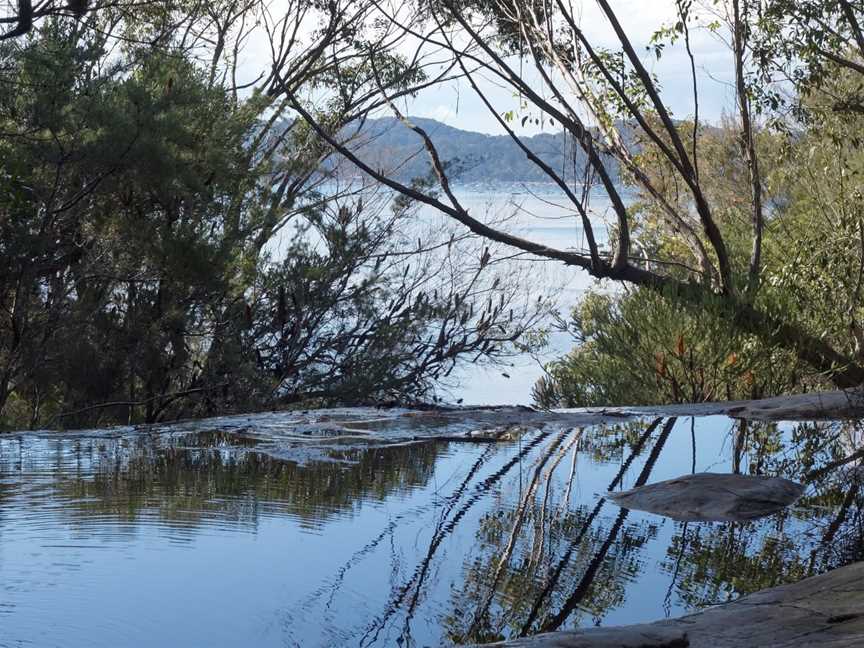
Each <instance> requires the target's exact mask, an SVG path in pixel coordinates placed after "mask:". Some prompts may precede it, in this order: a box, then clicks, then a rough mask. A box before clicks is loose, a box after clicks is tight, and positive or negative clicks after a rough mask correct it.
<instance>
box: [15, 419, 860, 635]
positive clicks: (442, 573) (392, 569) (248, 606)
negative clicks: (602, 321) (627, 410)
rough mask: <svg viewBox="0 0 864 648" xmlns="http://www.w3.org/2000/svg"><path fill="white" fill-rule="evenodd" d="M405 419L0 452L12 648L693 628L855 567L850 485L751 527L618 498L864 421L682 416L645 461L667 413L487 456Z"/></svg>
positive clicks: (828, 452) (102, 439)
mask: <svg viewBox="0 0 864 648" xmlns="http://www.w3.org/2000/svg"><path fill="white" fill-rule="evenodd" d="M397 414H398V413H397ZM394 416H395V414H391V413H386V412H379V411H372V410H359V411H341V412H338V411H337V412H331V413H329V414H328V413H314V412H313V413H309V414H306V415H298V414H292V413H288V414H265V415H258V416H251V417H239V418H233V419H220V420H214V421H209V422H206V421H205V422H202V423H190V424H181V425H177V426H172V427H165V428H156V429H146V428H144V429H119V430H112V431H94V432H85V433H77V434H75V433H70V434H52V433H37V434H21V435H6V436H2V437H0V646H2V647H3V648H6V647H11V646H15V647H18V646H38V647H53V646H58V647H59V646H62V647H63V648H74V647H78V646H81V647H85V646H86V647H88V648H90V647H99V646H105V647H109V646H110V647H112V648H113V647H116V646H208V647H218V646H238V645H250V646H265V647H266V646H280V647H281V646H396V645H403V646H438V645H446V644H449V643H450V642H453V641H469V640H471V641H481V640H490V639H494V638H498V637H510V636H515V635H518V634H519V633H520V632H521V631H528V632H537V631H538V630H539V629H541V628H548V629H551V628H553V627H557V628H562V629H564V628H573V627H578V626H587V625H595V624H602V625H614V624H622V623H635V622H642V621H650V620H655V619H658V618H663V617H665V616H669V615H673V616H674V615H678V614H681V613H684V612H687V611H690V610H694V609H697V608H699V607H700V606H703V605H707V604H712V603H716V602H721V601H725V600H728V599H730V598H732V597H734V596H737V595H739V594H741V593H745V592H749V591H753V590H756V589H760V588H763V587H767V586H771V585H775V584H778V583H781V582H786V581H795V580H798V579H800V578H801V577H803V576H805V575H807V574H809V573H815V572H818V571H822V570H825V569H827V568H829V567H831V566H834V565H837V564H841V563H843V562H846V561H848V560H851V559H853V558H855V557H857V555H858V553H857V552H859V547H860V538H861V533H862V527H861V524H860V522H861V519H860V512H859V509H858V486H857V482H856V481H854V480H853V479H851V478H850V477H849V475H850V473H849V472H848V471H847V472H845V473H844V472H843V471H842V470H840V471H834V472H832V473H831V474H829V475H828V476H825V477H823V478H820V479H819V480H818V481H815V482H812V483H808V484H807V490H806V493H805V496H804V497H803V498H802V499H801V500H800V501H799V502H798V503H797V504H796V505H795V506H793V507H791V508H789V509H787V510H785V511H783V512H781V513H777V514H774V515H771V516H769V517H766V518H763V519H761V520H757V521H753V522H745V523H732V524H729V523H694V522H689V523H682V522H675V521H673V520H670V519H666V518H663V517H660V516H656V515H651V514H648V513H640V512H637V511H631V512H629V513H627V512H623V511H622V510H621V509H619V508H617V507H616V506H615V505H614V504H612V503H611V502H608V501H605V500H604V499H603V493H604V492H605V491H606V490H607V488H608V487H609V485H610V484H611V483H613V482H615V481H616V477H618V482H617V483H616V486H615V488H616V489H619V488H628V487H631V486H632V485H633V484H634V482H635V481H636V480H637V479H638V478H639V476H640V475H647V481H648V483H652V482H656V481H659V480H662V479H667V478H671V477H676V476H679V475H682V474H689V473H690V472H691V471H694V470H695V471H706V470H710V471H714V472H733V471H734V470H736V469H737V470H740V471H742V472H744V473H755V474H767V475H781V476H786V477H788V478H790V479H797V480H803V475H804V473H805V472H806V471H808V470H810V469H811V468H813V467H816V466H819V465H821V464H823V463H825V462H826V461H828V460H830V459H833V458H837V457H841V456H844V455H846V454H848V453H849V451H850V450H851V448H853V447H857V445H856V444H857V443H858V442H859V441H860V438H861V430H860V428H859V426H858V424H857V423H800V424H789V423H787V424H779V425H777V424H756V423H754V424H750V425H748V426H747V427H746V430H744V431H743V433H742V428H741V424H739V423H737V422H734V421H732V420H730V419H727V418H725V417H706V418H696V419H692V420H691V419H690V418H679V419H678V420H677V421H676V422H675V423H674V426H673V427H672V428H671V432H670V433H669V435H668V437H667V438H665V439H663V438H662V436H661V434H662V433H661V430H662V429H663V425H657V426H656V427H655V428H654V431H653V432H652V433H651V434H650V435H649V436H645V437H644V439H643V443H642V444H641V449H639V448H638V446H639V445H640V439H642V438H643V435H644V434H645V430H646V428H647V427H648V423H649V422H650V420H651V419H650V418H647V419H633V420H622V421H617V422H616V421H612V422H606V423H601V424H595V425H586V426H582V425H581V423H584V422H585V421H580V420H576V421H574V424H579V426H578V427H572V426H571V425H569V424H567V425H565V424H551V423H550V424H546V425H534V424H531V425H526V426H521V427H516V428H512V429H508V434H509V436H508V438H509V439H510V440H509V441H502V442H498V443H479V442H478V443H469V442H461V441H454V440H446V439H447V438H450V439H452V438H453V437H454V435H461V434H464V433H465V432H466V431H468V430H476V429H486V428H489V427H490V426H491V427H492V428H493V430H494V429H499V428H500V424H499V423H500V422H499V423H490V422H489V421H486V422H483V421H481V420H477V421H474V422H471V421H469V422H466V423H460V422H454V421H453V420H450V419H444V418H441V417H436V416H419V417H407V418H405V417H401V418H394ZM382 417H383V418H382ZM376 419H377V420H376ZM691 425H692V427H691ZM489 433H490V432H489V431H488V430H487V431H486V432H484V434H489ZM442 435H443V436H444V437H445V439H441V436H442ZM634 448H635V449H636V450H634ZM622 467H623V470H622ZM850 485H851V487H852V495H853V497H852V498H851V500H849V501H846V502H845V504H844V499H847V500H848V499H849V498H848V497H847V493H848V492H849V490H850ZM535 608H536V609H535ZM532 610H534V611H533V613H532Z"/></svg>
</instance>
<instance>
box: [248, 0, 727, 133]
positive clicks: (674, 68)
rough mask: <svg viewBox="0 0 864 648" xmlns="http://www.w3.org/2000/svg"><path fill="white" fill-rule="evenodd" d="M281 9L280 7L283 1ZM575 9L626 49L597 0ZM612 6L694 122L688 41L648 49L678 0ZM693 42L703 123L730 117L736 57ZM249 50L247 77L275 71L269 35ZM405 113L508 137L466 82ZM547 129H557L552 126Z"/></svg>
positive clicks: (594, 34)
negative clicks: (659, 52)
mask: <svg viewBox="0 0 864 648" xmlns="http://www.w3.org/2000/svg"><path fill="white" fill-rule="evenodd" d="M275 4H278V0H276V3H274V5H275ZM574 4H575V5H578V6H580V7H581V17H580V24H581V26H582V29H583V30H584V31H585V33H586V34H587V35H588V37H589V39H590V40H591V41H592V42H593V43H594V44H595V45H600V46H607V47H609V48H614V49H620V45H619V43H618V41H617V39H616V38H615V36H614V33H613V32H612V30H611V28H610V26H609V24H608V21H607V20H606V19H605V17H604V16H603V15H602V13H601V11H600V9H599V8H598V7H597V5H596V2H595V0H574ZM610 4H611V5H612V7H613V9H614V10H615V11H616V14H617V15H618V18H619V20H620V21H621V23H622V24H623V26H624V29H625V30H626V31H627V33H628V34H629V35H630V38H631V42H632V43H633V45H634V47H635V48H636V50H637V52H639V53H641V54H642V58H643V61H644V62H645V64H646V66H647V67H648V69H649V70H651V71H653V72H654V73H655V74H656V75H657V76H658V77H659V80H660V83H661V87H662V96H663V98H664V101H665V102H666V104H667V105H668V106H670V107H671V109H672V111H673V113H674V116H675V117H677V118H682V119H683V118H687V117H692V115H693V94H692V85H691V84H692V81H691V76H690V63H689V60H688V58H687V56H686V52H685V49H684V43H683V40H682V41H679V42H678V43H676V44H675V45H674V46H671V47H667V48H666V50H665V52H664V54H663V56H662V58H661V59H660V60H659V61H658V60H657V59H656V57H655V56H654V54H653V53H652V52H648V51H647V50H646V46H647V45H648V43H649V40H650V38H651V35H652V34H653V33H654V32H655V31H656V30H657V29H658V28H659V27H661V26H663V25H670V24H672V23H674V22H675V21H676V17H677V14H676V11H675V0H610ZM691 41H692V49H693V51H694V54H695V56H696V63H697V83H698V90H699V110H700V115H699V116H700V119H701V120H703V121H706V120H707V121H710V122H717V121H718V120H719V119H720V117H721V115H722V114H723V113H724V112H729V111H730V109H732V108H734V104H733V102H734V99H735V95H734V90H733V88H732V86H731V84H730V82H731V81H732V71H733V68H732V58H731V54H730V52H729V50H728V48H727V47H726V46H725V45H724V44H723V43H721V42H720V41H719V39H718V37H717V36H716V35H715V34H711V33H710V32H708V31H707V30H706V29H694V30H693V31H692V32H691ZM248 45H249V47H248V50H247V52H246V57H245V61H244V62H243V63H242V64H241V68H243V69H244V76H247V77H249V78H254V77H255V76H257V74H258V73H259V72H261V70H262V69H264V68H266V67H269V62H270V51H269V46H268V45H267V40H266V38H264V37H263V33H262V34H261V37H260V38H259V37H254V38H253V39H251V42H250V43H248ZM407 51H408V50H406V52H407ZM526 65H527V64H526ZM535 74H536V73H535ZM482 87H483V90H484V92H485V93H487V94H488V96H489V97H490V99H491V100H492V103H493V105H494V106H495V108H496V110H498V112H499V114H500V113H503V112H506V111H508V110H512V109H516V108H517V107H518V101H517V99H516V98H515V97H514V96H513V92H512V90H511V89H503V88H499V87H496V86H495V85H493V84H491V83H485V84H482ZM403 110H405V111H406V112H407V113H408V114H410V115H414V116H422V117H431V118H434V119H437V120H439V121H442V122H444V123H446V124H448V125H450V126H454V127H457V128H461V129H464V130H471V131H478V132H483V133H492V134H499V133H502V130H501V128H500V126H499V125H498V123H497V121H496V120H495V119H494V117H493V116H492V115H490V114H489V112H488V110H487V108H486V107H485V105H483V103H482V102H481V101H480V99H479V98H478V97H477V96H476V95H475V94H474V92H473V91H472V89H471V87H470V86H469V85H468V83H467V82H465V81H461V82H451V83H449V84H446V85H441V86H436V87H435V88H433V89H431V90H428V91H425V92H422V93H421V94H420V95H419V96H418V97H417V98H416V99H415V100H413V101H412V102H410V103H408V104H406V105H403ZM517 130H519V131H520V132H522V133H525V134H531V133H534V132H537V131H538V130H540V129H539V128H537V127H532V126H528V127H527V128H524V129H521V128H518V122H517ZM545 130H555V129H554V128H550V127H549V126H548V125H547V126H546V127H545Z"/></svg>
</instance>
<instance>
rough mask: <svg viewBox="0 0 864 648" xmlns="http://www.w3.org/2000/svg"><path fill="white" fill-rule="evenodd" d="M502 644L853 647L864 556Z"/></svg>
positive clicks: (863, 591) (860, 637)
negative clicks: (754, 588) (727, 599)
mask: <svg viewBox="0 0 864 648" xmlns="http://www.w3.org/2000/svg"><path fill="white" fill-rule="evenodd" d="M489 646H496V647H498V648H589V647H590V648H605V647H606V646H609V647H611V646H616V647H618V648H678V647H684V646H687V647H688V648H741V647H742V646H759V647H760V648H799V647H800V646H814V647H817V648H820V647H821V648H829V647H830V648H847V647H850V648H851V647H852V646H864V563H855V564H853V565H849V566H848V567H841V568H840V569H835V570H833V571H830V572H828V573H826V574H822V575H821V576H814V577H812V578H807V579H805V580H803V581H800V582H798V583H794V584H792V585H781V586H780V587H773V588H771V589H767V590H762V591H761V592H756V593H755V594H751V595H749V596H745V597H743V598H740V599H738V600H737V601H733V602H731V603H725V604H723V605H718V606H716V607H711V608H708V609H707V610H704V611H702V612H697V613H696V614H691V615H688V616H684V617H680V618H677V619H668V620H663V621H655V622H654V623H644V624H639V625H630V626H620V627H610V628H588V629H584V630H574V631H567V632H552V633H547V634H541V635H537V636H534V637H526V638H524V639H515V640H512V641H506V642H501V643H496V644H489Z"/></svg>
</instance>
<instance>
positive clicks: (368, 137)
mask: <svg viewBox="0 0 864 648" xmlns="http://www.w3.org/2000/svg"><path fill="white" fill-rule="evenodd" d="M411 121H412V122H413V123H415V124H416V125H417V126H420V127H421V128H423V129H424V130H425V131H426V132H427V133H428V134H429V136H430V138H431V139H432V141H433V142H434V143H435V146H436V147H437V148H438V152H439V154H440V156H441V158H442V159H443V160H444V161H445V162H449V163H450V171H451V175H452V179H453V180H455V181H459V182H464V183H475V182H520V181H521V182H542V181H549V178H548V176H546V174H544V173H543V171H542V170H541V169H540V168H539V167H538V166H537V165H536V164H534V163H533V162H531V161H530V160H529V159H528V158H527V156H526V154H525V153H524V152H523V151H522V150H521V149H520V148H519V146H517V144H516V143H515V142H514V141H513V140H512V139H511V138H510V137H509V136H508V135H486V134H485V133H476V132H472V131H465V130H461V129H458V128H453V127H452V126H448V125H447V124H443V123H441V122H439V121H436V120H434V119H426V118H422V117H412V118H411ZM522 141H523V142H524V143H525V145H526V146H528V148H530V149H531V151H532V152H534V153H535V154H536V155H537V156H538V157H540V158H541V159H542V160H543V161H544V162H546V163H547V164H548V165H549V166H550V167H551V168H553V169H555V170H556V171H557V172H558V173H559V174H560V175H561V176H562V177H563V178H565V179H567V180H572V179H573V178H574V173H576V174H577V175H578V177H579V178H581V172H582V170H583V169H584V165H585V154H584V153H583V151H582V150H581V149H580V148H578V146H575V147H574V143H573V141H572V140H571V139H570V138H568V137H566V136H565V134H564V133H563V132H560V131H559V132H557V133H541V134H538V135H534V136H531V137H525V138H523V139H522ZM353 148H354V149H355V151H356V152H358V153H359V154H360V155H361V157H362V159H363V160H364V161H366V162H368V163H369V164H371V165H372V166H373V167H375V168H381V169H386V170H387V171H388V172H390V173H391V174H393V175H394V176H396V177H398V178H399V179H402V180H407V179H411V178H415V177H418V176H425V175H427V174H428V173H429V172H430V171H431V170H432V167H431V164H430V162H429V156H428V154H427V153H426V151H425V149H424V148H423V143H422V141H421V139H420V137H418V136H417V134H416V133H414V132H412V131H411V130H410V129H409V128H408V127H407V126H405V125H404V124H403V123H402V122H401V121H399V120H398V119H396V118H395V117H387V118H381V119H370V120H368V121H367V122H366V124H365V125H364V128H363V131H362V135H361V136H360V138H359V139H358V141H357V143H356V144H354V146H353ZM574 148H575V149H576V150H574ZM614 169H615V167H614V164H613V165H612V170H613V171H614ZM615 174H616V175H617V172H615Z"/></svg>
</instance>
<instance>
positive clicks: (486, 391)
mask: <svg viewBox="0 0 864 648" xmlns="http://www.w3.org/2000/svg"><path fill="white" fill-rule="evenodd" d="M454 193H455V194H456V196H457V198H458V199H459V201H460V203H462V205H463V206H464V207H465V208H466V209H467V210H468V211H469V213H471V214H472V215H474V216H475V217H477V218H480V219H481V220H484V221H485V220H488V219H496V218H508V217H509V219H510V220H509V221H508V222H506V223H505V224H504V225H503V227H504V228H505V229H506V230H507V231H510V232H512V233H514V234H518V235H519V236H522V237H524V238H527V239H529V240H532V241H536V242H538V243H542V244H544V245H548V246H550V247H554V248H558V249H580V250H585V249H586V246H587V244H586V242H585V238H584V236H583V230H582V227H581V223H580V221H579V216H578V214H577V213H576V210H575V208H574V207H573V206H572V205H570V204H569V203H568V200H567V198H566V196H564V195H563V193H562V192H561V190H560V189H559V188H558V187H557V186H556V185H554V184H551V183H539V182H538V183H512V184H501V183H491V184H477V185H459V186H457V187H456V189H455V192H454ZM624 196H625V198H627V199H628V200H629V199H630V196H629V194H626V193H625V194H624ZM588 207H589V210H590V212H591V214H592V218H593V221H592V222H593V223H594V229H595V237H596V239H597V242H598V245H599V246H601V248H602V246H603V245H604V243H605V242H606V240H607V232H606V227H605V226H604V225H603V223H604V222H612V221H614V214H613V212H612V206H611V202H610V201H609V198H608V197H607V196H606V194H605V193H604V192H603V191H600V190H594V191H592V192H591V194H590V200H589V203H588ZM421 216H422V218H423V219H425V220H428V221H435V220H436V219H437V220H439V221H444V219H443V218H442V216H441V215H440V214H438V213H437V212H435V211H434V210H432V209H431V208H423V210H422V211H421ZM444 222H446V221H444ZM522 263H530V262H527V261H525V262H522ZM532 286H533V289H534V290H533V297H535V298H536V297H537V296H540V295H544V296H545V295H553V296H554V297H555V300H556V302H557V308H558V310H559V312H560V313H561V315H562V316H565V317H567V316H569V313H570V310H571V309H572V308H573V306H575V305H576V303H577V302H578V301H579V299H580V297H581V296H582V294H583V293H584V292H585V290H587V289H588V288H590V287H592V286H593V287H599V286H600V284H598V283H597V281H596V280H594V279H593V278H592V277H590V276H589V275H588V273H587V272H585V271H583V270H579V269H576V268H569V267H567V266H565V265H564V264H563V263H557V262H551V263H550V262H542V261H541V262H534V267H533V268H532ZM602 289H603V290H606V291H609V290H614V289H615V288H614V285H613V284H609V283H608V282H607V283H606V284H604V285H603V286H602ZM573 344H574V342H573V339H572V337H571V336H570V334H569V333H566V332H559V331H553V332H552V333H551V334H550V336H549V345H548V347H547V348H546V349H544V350H543V351H542V352H541V353H540V354H539V355H538V357H537V358H534V357H531V356H530V355H527V354H522V355H516V356H514V357H513V358H511V359H509V360H508V361H507V363H506V366H504V367H497V366H492V367H490V366H483V365H471V364H468V365H463V366H462V367H461V368H459V369H457V370H456V371H455V372H454V374H453V383H454V385H455V386H454V387H453V388H452V389H451V390H450V393H449V397H450V400H451V401H455V400H457V399H462V400H463V401H464V402H465V403H471V404H487V405H514V404H522V405H530V404H532V402H533V398H532V395H531V389H532V387H533V386H534V383H535V382H536V381H537V379H539V378H540V377H541V376H542V375H543V370H542V367H541V365H542V364H543V363H545V362H548V361H550V360H554V359H556V358H559V357H561V356H562V355H564V354H565V353H567V351H569V350H570V349H571V348H572V346H573ZM538 361H539V362H538ZM505 374H506V375H505Z"/></svg>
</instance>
